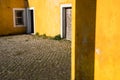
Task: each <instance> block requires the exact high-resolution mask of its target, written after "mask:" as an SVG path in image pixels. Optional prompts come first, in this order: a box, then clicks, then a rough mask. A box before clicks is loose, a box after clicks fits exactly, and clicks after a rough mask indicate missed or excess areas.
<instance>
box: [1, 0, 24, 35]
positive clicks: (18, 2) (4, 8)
mask: <svg viewBox="0 0 120 80" xmlns="http://www.w3.org/2000/svg"><path fill="white" fill-rule="evenodd" d="M13 8H24V0H0V35H8V34H18V33H24V32H25V27H14V25H13V24H14V23H13Z"/></svg>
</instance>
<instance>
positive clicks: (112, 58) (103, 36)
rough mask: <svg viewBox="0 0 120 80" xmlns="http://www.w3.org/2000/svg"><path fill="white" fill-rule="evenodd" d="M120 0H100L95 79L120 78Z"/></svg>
mask: <svg viewBox="0 0 120 80" xmlns="http://www.w3.org/2000/svg"><path fill="white" fill-rule="evenodd" d="M119 3H120V0H98V1H97V20H96V21H97V22H96V53H95V80H120V53H119V52H120V4H119Z"/></svg>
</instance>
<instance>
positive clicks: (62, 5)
mask: <svg viewBox="0 0 120 80" xmlns="http://www.w3.org/2000/svg"><path fill="white" fill-rule="evenodd" d="M67 7H72V4H61V5H60V32H61V33H60V34H61V38H63V15H64V14H63V13H64V10H63V9H64V8H67Z"/></svg>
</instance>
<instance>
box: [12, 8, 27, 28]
mask: <svg viewBox="0 0 120 80" xmlns="http://www.w3.org/2000/svg"><path fill="white" fill-rule="evenodd" d="M16 10H23V11H24V13H23V17H24V25H16V21H15V11H16ZM13 22H14V23H13V24H14V27H26V14H25V8H13Z"/></svg>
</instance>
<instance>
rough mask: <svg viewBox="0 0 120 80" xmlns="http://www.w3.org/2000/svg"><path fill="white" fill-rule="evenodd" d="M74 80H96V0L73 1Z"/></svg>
mask: <svg viewBox="0 0 120 80" xmlns="http://www.w3.org/2000/svg"><path fill="white" fill-rule="evenodd" d="M72 15H73V16H72V34H73V35H72V79H71V80H94V49H95V19H96V0H73V12H72Z"/></svg>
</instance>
